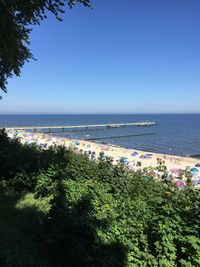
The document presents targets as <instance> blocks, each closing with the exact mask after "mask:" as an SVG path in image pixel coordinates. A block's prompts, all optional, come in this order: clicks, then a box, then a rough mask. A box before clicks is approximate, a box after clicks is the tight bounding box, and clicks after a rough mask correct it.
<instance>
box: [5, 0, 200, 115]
mask: <svg viewBox="0 0 200 267" xmlns="http://www.w3.org/2000/svg"><path fill="white" fill-rule="evenodd" d="M92 3H93V6H94V9H93V10H90V9H87V8H84V7H82V6H77V7H75V8H74V9H73V10H67V12H66V14H65V15H64V16H63V22H61V23H60V22H58V21H56V20H55V19H54V18H53V17H52V16H49V17H48V19H47V20H46V21H44V22H42V24H41V25H40V26H37V27H34V29H33V32H32V34H31V50H32V52H33V54H34V56H35V58H37V61H32V62H30V63H27V64H26V65H25V66H24V68H23V70H22V73H21V77H19V78H16V77H15V78H13V79H10V80H9V83H8V94H6V95H3V100H2V101H1V102H0V113H187V112H190V113H198V112H200V104H199V101H200V1H199V0H162V1H161V0H151V1H150V0H125V1H123V0H110V1H108V0H92Z"/></svg>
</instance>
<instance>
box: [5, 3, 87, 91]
mask: <svg viewBox="0 0 200 267" xmlns="http://www.w3.org/2000/svg"><path fill="white" fill-rule="evenodd" d="M78 2H79V3H81V4H83V5H84V6H86V7H90V0H29V1H27V0H0V89H1V90H3V91H4V92H7V89H6V85H7V79H8V78H10V77H13V75H17V76H19V75H20V72H21V68H22V67H23V65H24V63H25V62H26V61H29V60H31V59H33V55H32V53H31V51H30V49H29V47H28V46H29V44H30V41H29V35H30V32H31V30H32V26H33V25H36V24H38V25H39V24H40V22H41V20H43V19H46V18H47V13H48V12H51V13H53V14H54V15H55V17H56V19H58V20H62V19H61V17H60V16H61V15H62V13H64V12H65V8H66V5H68V6H69V7H70V8H72V7H73V6H74V5H75V4H77V3H78Z"/></svg>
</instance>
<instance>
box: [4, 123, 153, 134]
mask: <svg viewBox="0 0 200 267" xmlns="http://www.w3.org/2000/svg"><path fill="white" fill-rule="evenodd" d="M154 124H155V122H152V121H143V122H127V123H111V124H85V125H62V126H61V125H58V126H21V127H6V128H7V129H14V130H32V131H34V132H38V130H45V129H46V130H48V132H52V129H59V130H60V131H62V132H64V130H65V129H77V130H78V129H86V130H87V129H88V128H99V127H102V128H108V129H111V128H120V127H127V126H129V127H131V126H132V127H148V126H153V125H154Z"/></svg>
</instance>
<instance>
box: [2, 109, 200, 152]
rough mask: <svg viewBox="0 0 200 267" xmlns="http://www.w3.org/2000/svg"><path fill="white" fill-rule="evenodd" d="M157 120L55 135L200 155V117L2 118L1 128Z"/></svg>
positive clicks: (36, 116) (157, 115)
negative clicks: (151, 122) (151, 123)
mask: <svg viewBox="0 0 200 267" xmlns="http://www.w3.org/2000/svg"><path fill="white" fill-rule="evenodd" d="M141 121H154V122H155V125H154V126H151V127H132V126H129V127H120V128H112V129H107V128H97V129H93V128H92V129H90V128H88V129H76V130H74V129H71V130H69V129H68V130H67V131H66V132H64V133H63V132H58V130H56V129H55V130H54V131H55V132H54V133H53V134H52V135H56V136H64V137H70V138H76V139H97V140H95V141H96V142H104V143H110V144H114V145H120V146H125V147H128V148H136V149H142V150H147V151H153V152H160V153H166V154H174V155H181V156H187V155H189V156H193V155H195V156H196V155H200V114H141V115H138V114H137V115H134V114H129V115H124V114H118V115H117V114H114V115H96V114H95V115H60V114H59V115H53V114H52V115H50V114H49V115H0V126H1V127H8V126H24V127H25V126H62V125H87V124H111V123H127V122H141Z"/></svg>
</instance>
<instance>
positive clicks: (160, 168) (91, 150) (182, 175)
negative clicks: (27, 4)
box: [6, 128, 200, 188]
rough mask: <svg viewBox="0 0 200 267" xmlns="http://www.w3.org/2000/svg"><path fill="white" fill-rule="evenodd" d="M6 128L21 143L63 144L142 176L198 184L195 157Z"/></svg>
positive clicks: (199, 165) (198, 167) (199, 168)
mask: <svg viewBox="0 0 200 267" xmlns="http://www.w3.org/2000/svg"><path fill="white" fill-rule="evenodd" d="M6 132H7V134H8V136H9V137H10V138H12V139H13V138H17V139H19V140H20V142H21V143H23V144H27V145H32V144H35V143H36V144H37V145H39V146H40V147H42V148H44V149H47V148H49V147H51V146H57V145H63V146H65V147H67V148H71V149H73V150H74V151H77V152H80V153H86V154H88V156H89V158H90V159H91V160H96V159H98V158H99V156H101V157H102V158H105V159H106V157H109V158H111V159H112V160H113V163H114V164H116V163H119V162H120V163H121V164H123V165H125V166H126V167H127V168H128V169H130V170H132V171H137V170H140V169H141V170H143V171H144V172H145V173H146V179H148V177H155V179H159V180H162V179H167V180H168V181H172V182H173V183H175V185H176V186H177V187H180V188H184V187H185V186H187V185H188V184H190V185H194V186H195V187H196V188H200V162H199V161H198V159H194V158H189V157H180V156H174V155H165V154H158V153H148V152H145V151H140V150H135V149H129V148H124V147H120V146H114V145H110V144H106V143H94V142H91V141H85V140H75V139H69V138H63V137H57V136H53V135H50V134H45V133H34V132H28V131H26V130H16V129H9V128H7V129H6ZM163 177H164V178H163Z"/></svg>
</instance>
